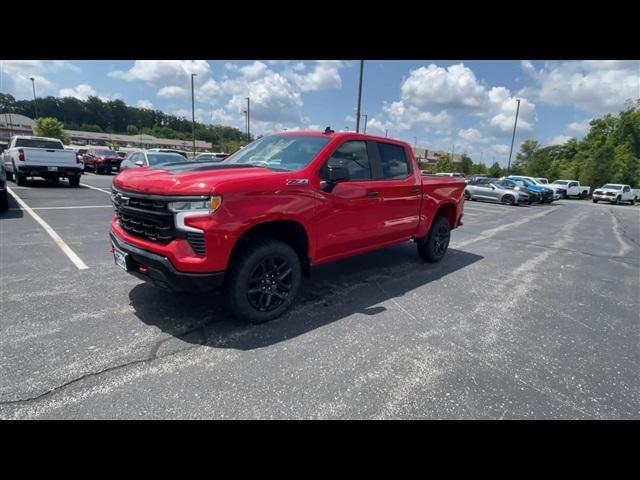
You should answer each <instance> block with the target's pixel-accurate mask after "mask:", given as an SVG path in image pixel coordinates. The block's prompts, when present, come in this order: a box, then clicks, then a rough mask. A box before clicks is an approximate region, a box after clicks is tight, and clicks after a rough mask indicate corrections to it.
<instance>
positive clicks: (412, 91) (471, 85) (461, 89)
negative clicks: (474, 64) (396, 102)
mask: <svg viewBox="0 0 640 480" xmlns="http://www.w3.org/2000/svg"><path fill="white" fill-rule="evenodd" d="M400 92H401V98H402V100H404V101H406V102H407V103H409V104H411V105H416V106H418V107H431V106H438V107H448V108H479V107H480V106H481V105H482V101H483V99H484V93H485V89H484V87H483V86H482V85H481V84H480V83H479V82H478V80H477V79H476V76H475V74H474V73H473V71H472V70H471V69H470V68H468V67H465V66H464V65H463V64H461V63H460V64H457V65H451V66H450V67H447V68H446V69H445V68H442V67H438V66H437V65H434V64H431V65H429V66H428V67H420V68H418V69H416V70H412V71H411V72H409V77H408V78H407V79H406V80H405V81H404V82H403V83H402V85H401V87H400Z"/></svg>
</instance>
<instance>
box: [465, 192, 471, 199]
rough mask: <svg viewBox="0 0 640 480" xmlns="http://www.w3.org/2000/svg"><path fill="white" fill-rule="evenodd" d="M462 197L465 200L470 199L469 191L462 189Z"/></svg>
mask: <svg viewBox="0 0 640 480" xmlns="http://www.w3.org/2000/svg"><path fill="white" fill-rule="evenodd" d="M464 199H465V200H470V199H471V194H470V193H469V192H467V191H466V190H465V191H464Z"/></svg>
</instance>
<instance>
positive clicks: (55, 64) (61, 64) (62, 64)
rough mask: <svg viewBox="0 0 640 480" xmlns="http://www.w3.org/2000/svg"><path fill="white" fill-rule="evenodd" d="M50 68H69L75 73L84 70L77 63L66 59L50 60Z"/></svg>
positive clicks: (58, 69) (54, 69) (55, 69)
mask: <svg viewBox="0 0 640 480" xmlns="http://www.w3.org/2000/svg"><path fill="white" fill-rule="evenodd" d="M50 69H51V70H52V71H64V70H69V71H72V72H74V73H80V72H81V71H82V70H80V67H78V66H77V65H74V64H73V63H71V62H67V61H66V60H52V61H51V62H50Z"/></svg>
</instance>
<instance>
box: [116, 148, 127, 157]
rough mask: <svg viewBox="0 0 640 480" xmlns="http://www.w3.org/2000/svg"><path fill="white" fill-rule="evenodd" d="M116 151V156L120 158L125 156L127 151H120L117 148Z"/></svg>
mask: <svg viewBox="0 0 640 480" xmlns="http://www.w3.org/2000/svg"><path fill="white" fill-rule="evenodd" d="M116 153H117V154H118V156H119V157H120V158H126V157H127V152H122V151H120V150H118V151H117V152H116Z"/></svg>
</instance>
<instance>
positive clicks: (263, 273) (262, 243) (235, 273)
mask: <svg viewBox="0 0 640 480" xmlns="http://www.w3.org/2000/svg"><path fill="white" fill-rule="evenodd" d="M301 280H302V268H301V266H300V259H299V258H298V255H297V254H296V252H295V251H294V250H293V248H291V247H290V246H289V245H287V244H286V243H284V242H280V241H278V240H273V239H260V240H256V241H254V242H253V243H251V244H249V246H247V247H245V248H244V249H243V250H241V251H240V252H239V253H238V254H237V256H236V257H235V258H234V260H233V266H232V267H231V269H230V271H229V278H228V281H227V282H226V285H225V299H226V301H227V306H228V308H229V310H231V313H232V314H233V315H234V316H235V317H237V318H239V319H241V320H245V321H248V322H251V323H264V322H267V321H269V320H273V319H274V318H277V317H279V316H280V315H282V314H283V313H284V312H285V311H287V310H288V309H289V307H290V306H291V304H292V302H293V301H294V299H295V297H296V295H297V294H298V290H299V289H300V283H301ZM266 282H269V283H266Z"/></svg>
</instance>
